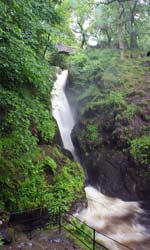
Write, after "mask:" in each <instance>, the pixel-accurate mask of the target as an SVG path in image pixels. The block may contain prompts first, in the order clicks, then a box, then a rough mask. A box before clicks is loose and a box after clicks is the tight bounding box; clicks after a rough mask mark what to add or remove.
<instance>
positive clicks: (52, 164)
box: [40, 156, 57, 173]
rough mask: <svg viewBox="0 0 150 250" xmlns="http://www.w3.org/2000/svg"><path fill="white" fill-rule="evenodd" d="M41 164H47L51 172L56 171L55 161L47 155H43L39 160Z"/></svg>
mask: <svg viewBox="0 0 150 250" xmlns="http://www.w3.org/2000/svg"><path fill="white" fill-rule="evenodd" d="M40 165H41V166H44V165H46V166H49V167H50V169H51V170H52V172H53V173H55V172H56V169H57V163H56V162H55V161H54V160H53V159H52V158H51V157H49V156H47V157H45V158H44V159H43V160H42V161H41V162H40Z"/></svg>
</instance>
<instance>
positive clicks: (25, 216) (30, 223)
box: [9, 208, 134, 250]
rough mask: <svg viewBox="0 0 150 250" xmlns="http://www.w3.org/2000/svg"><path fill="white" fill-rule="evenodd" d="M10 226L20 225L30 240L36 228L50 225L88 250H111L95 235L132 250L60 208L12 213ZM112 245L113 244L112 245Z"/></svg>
mask: <svg viewBox="0 0 150 250" xmlns="http://www.w3.org/2000/svg"><path fill="white" fill-rule="evenodd" d="M9 223H10V225H11V226H13V227H15V226H16V225H18V224H19V225H22V231H25V232H27V236H28V237H29V238H30V239H31V238H32V231H33V230H35V229H37V228H44V227H45V226H48V225H51V226H56V227H57V228H58V229H59V233H61V231H62V228H64V229H65V230H66V231H67V232H69V233H70V234H71V235H72V236H73V237H74V238H75V239H77V240H78V241H80V242H81V243H82V244H83V245H84V246H85V247H86V248H87V249H89V250H112V249H108V248H107V247H106V246H104V245H103V244H102V243H100V242H98V241H97V239H96V235H97V234H98V235H101V236H102V237H103V239H104V237H105V238H106V240H110V241H112V243H115V244H117V245H120V247H123V248H121V249H124V250H134V249H133V248H130V247H128V246H126V245H124V244H122V243H120V242H118V241H116V240H115V239H113V238H111V237H109V236H108V235H105V234H103V233H101V232H98V231H96V230H95V229H94V228H92V227H90V226H89V225H87V224H86V223H84V222H83V221H81V220H80V219H79V218H77V217H75V216H74V215H72V214H70V213H68V212H66V211H64V210H63V209H61V208H58V209H55V210H48V209H47V208H37V209H31V210H26V211H20V212H16V213H12V214H11V215H10V221H9ZM103 241H104V240H103ZM112 245H113V244H112Z"/></svg>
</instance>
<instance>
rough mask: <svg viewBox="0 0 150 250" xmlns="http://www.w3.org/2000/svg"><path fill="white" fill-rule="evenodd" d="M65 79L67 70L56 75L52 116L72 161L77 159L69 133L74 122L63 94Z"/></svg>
mask: <svg viewBox="0 0 150 250" xmlns="http://www.w3.org/2000/svg"><path fill="white" fill-rule="evenodd" d="M67 78H68V70H63V71H61V73H60V74H57V80H56V81H55V83H54V87H53V90H52V93H51V94H52V100H51V102H52V114H53V117H54V118H55V119H56V121H57V124H58V127H59V131H60V134H61V138H62V142H63V146H64V148H65V149H67V150H69V151H70V152H71V153H72V155H73V157H74V159H77V156H76V154H75V148H74V146H73V143H72V140H71V131H72V129H73V127H74V125H75V120H74V117H73V114H72V111H71V108H70V105H69V102H68V99H67V97H66V93H65V87H66V82H67Z"/></svg>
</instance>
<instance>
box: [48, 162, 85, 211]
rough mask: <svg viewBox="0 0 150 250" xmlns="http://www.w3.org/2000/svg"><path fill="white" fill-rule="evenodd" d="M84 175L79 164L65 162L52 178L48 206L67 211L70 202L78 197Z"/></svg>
mask: <svg viewBox="0 0 150 250" xmlns="http://www.w3.org/2000/svg"><path fill="white" fill-rule="evenodd" d="M83 182H84V174H83V170H82V169H81V167H80V165H79V163H77V162H70V161H68V162H66V164H65V165H64V166H62V168H61V169H60V171H59V172H58V173H57V175H56V176H55V177H54V180H53V185H52V186H51V187H50V200H49V202H50V205H51V207H52V208H58V207H62V208H64V209H65V210H68V209H69V207H70V205H71V202H72V201H75V200H76V199H77V198H79V197H80V195H81V194H80V192H81V190H82V188H83Z"/></svg>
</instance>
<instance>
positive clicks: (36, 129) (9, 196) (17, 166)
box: [0, 0, 83, 210]
mask: <svg viewBox="0 0 150 250" xmlns="http://www.w3.org/2000/svg"><path fill="white" fill-rule="evenodd" d="M59 4H60V1H59V0H58V1H49V0H45V1H41V0H37V1H34V0H31V1H25V0H13V1H10V0H8V1H4V0H2V1H1V2H0V27H1V28H0V33H1V39H0V59H1V60H0V120H1V125H0V190H1V192H0V206H1V207H5V208H6V209H9V210H17V209H25V208H32V207H38V206H50V205H51V198H52V197H53V194H52V192H53V188H54V189H55V188H56V186H55V182H54V181H53V180H52V179H49V178H48V176H46V171H45V169H44V166H49V167H50V169H51V171H52V172H53V177H54V179H56V180H57V178H58V175H57V172H60V173H59V178H60V179H61V178H63V177H64V178H65V176H66V178H67V177H69V178H70V182H68V180H66V178H65V180H66V183H69V185H70V186H71V184H73V188H72V189H71V188H70V190H69V188H67V184H66V189H64V190H63V191H62V193H63V194H62V193H61V195H63V196H65V197H66V200H67V194H68V193H69V191H70V192H71V195H70V196H69V202H68V203H67V204H68V206H70V205H71V202H72V200H74V198H75V197H76V195H75V193H76V190H77V193H78V194H77V196H78V195H79V192H80V188H81V186H82V184H81V183H82V180H83V178H81V179H82V180H80V181H79V183H80V184H79V185H78V184H76V187H75V183H74V181H75V180H76V181H78V178H77V173H76V171H72V172H71V170H70V168H71V167H70V166H72V164H73V163H72V162H71V161H70V162H68V165H65V163H66V161H67V159H66V158H65V159H64V157H63V155H62V154H61V153H60V150H59V149H57V150H56V149H51V151H50V152H49V154H48V155H47V154H45V151H44V149H43V148H44V147H42V146H41V145H47V147H48V144H51V145H53V144H54V142H53V138H54V136H55V133H56V130H57V127H56V123H55V121H54V119H53V117H52V114H51V110H50V91H51V89H52V85H53V82H54V79H55V78H54V76H55V69H54V67H53V66H51V65H52V64H53V61H54V53H55V51H56V50H55V49H54V46H53V43H54V42H55V41H53V40H52V38H54V37H55V38H56V35H57V34H56V33H57V32H58V30H59V29H60V27H59V25H60V22H61V18H62V17H61V13H59V11H58V9H59V8H60V6H59ZM63 11H64V10H63ZM63 23H64V17H63ZM57 39H58V38H57ZM47 55H48V56H47ZM57 55H58V53H57ZM57 55H55V57H56V56H57ZM49 57H50V58H49ZM61 59H62V57H61ZM54 151H56V152H54ZM62 163H63V164H62ZM63 165H65V167H64V171H66V172H62V173H61V170H60V168H61V167H62V166H63ZM74 168H76V166H75V165H74ZM79 169H80V167H79V166H78V167H77V172H78V171H79V173H80V170H79ZM67 171H68V172H67ZM69 171H70V172H69ZM67 173H68V175H67ZM69 173H70V174H69ZM74 173H76V175H75V177H74ZM61 175H62V176H63V177H61ZM74 178H75V180H74ZM71 179H73V180H71ZM56 180H55V181H56ZM71 181H72V182H71ZM57 182H59V181H56V185H57ZM50 184H51V185H50ZM53 184H54V187H53ZM59 185H60V189H61V184H60V183H59ZM70 186H69V187H70ZM60 192H61V191H60ZM69 194H70V193H69ZM60 203H61V201H60V200H59V204H60ZM52 204H53V205H54V206H55V199H53V200H52Z"/></svg>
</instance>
